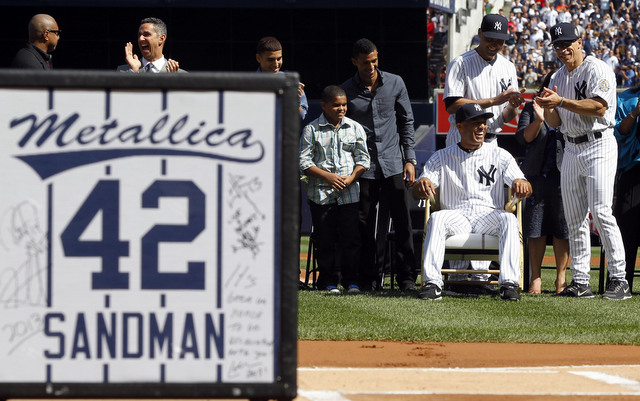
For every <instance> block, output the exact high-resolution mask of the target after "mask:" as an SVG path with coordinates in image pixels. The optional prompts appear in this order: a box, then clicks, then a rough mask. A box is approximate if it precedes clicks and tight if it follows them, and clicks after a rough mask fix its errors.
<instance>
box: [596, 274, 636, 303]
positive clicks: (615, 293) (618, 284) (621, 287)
mask: <svg viewBox="0 0 640 401" xmlns="http://www.w3.org/2000/svg"><path fill="white" fill-rule="evenodd" d="M602 298H604V299H612V300H614V301H621V300H623V299H629V298H631V289H630V288H629V283H627V282H626V281H622V280H616V279H612V280H611V281H609V284H607V289H606V290H605V292H604V294H602Z"/></svg>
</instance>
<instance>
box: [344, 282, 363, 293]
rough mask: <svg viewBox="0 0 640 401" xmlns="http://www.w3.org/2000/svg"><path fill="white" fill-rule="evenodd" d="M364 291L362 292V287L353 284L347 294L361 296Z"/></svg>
mask: <svg viewBox="0 0 640 401" xmlns="http://www.w3.org/2000/svg"><path fill="white" fill-rule="evenodd" d="M361 292H362V291H360V287H358V286H357V285H355V284H351V285H350V286H349V289H348V290H347V294H360V293H361Z"/></svg>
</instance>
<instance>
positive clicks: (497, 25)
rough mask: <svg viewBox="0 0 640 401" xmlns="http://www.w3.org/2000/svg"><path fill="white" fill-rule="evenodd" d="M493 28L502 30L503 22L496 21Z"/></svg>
mask: <svg viewBox="0 0 640 401" xmlns="http://www.w3.org/2000/svg"><path fill="white" fill-rule="evenodd" d="M493 29H495V30H496V31H501V30H502V22H500V21H496V23H495V24H494V25H493Z"/></svg>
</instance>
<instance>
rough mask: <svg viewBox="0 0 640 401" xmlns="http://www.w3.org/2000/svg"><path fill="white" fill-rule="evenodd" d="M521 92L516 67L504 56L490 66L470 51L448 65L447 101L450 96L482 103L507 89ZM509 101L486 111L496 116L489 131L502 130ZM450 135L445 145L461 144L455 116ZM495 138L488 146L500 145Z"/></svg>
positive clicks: (451, 118) (491, 121)
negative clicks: (481, 101)
mask: <svg viewBox="0 0 640 401" xmlns="http://www.w3.org/2000/svg"><path fill="white" fill-rule="evenodd" d="M509 88H511V89H514V90H516V91H517V90H518V75H517V74H516V67H515V66H514V65H513V63H512V62H510V61H509V60H507V59H506V58H505V57H504V56H502V55H501V54H497V55H496V58H495V60H494V61H493V62H492V63H489V62H488V61H487V60H485V59H483V58H482V57H481V56H480V55H479V54H478V52H477V51H475V49H474V50H469V51H468V52H466V53H463V54H461V55H460V56H458V57H456V58H455V59H453V61H452V62H451V63H450V64H449V68H448V70H447V76H446V78H445V84H444V99H446V98H448V97H463V98H466V99H472V100H479V99H488V98H492V97H495V96H498V95H499V94H501V93H502V92H504V91H506V90H507V89H509ZM505 107H507V102H505V103H503V104H500V105H496V106H491V107H488V108H486V109H485V110H486V111H487V112H490V113H493V115H494V117H491V118H489V119H487V127H488V128H487V132H488V133H494V134H497V133H499V132H501V131H502V126H503V125H504V123H505V121H504V118H502V110H503V109H504V108H505ZM449 124H451V127H450V128H449V133H448V134H447V140H446V144H447V146H451V145H453V144H456V143H458V142H460V132H458V128H456V121H455V116H454V115H453V114H451V115H450V116H449ZM497 144H498V142H497V140H496V137H494V138H487V139H486V140H485V145H491V146H497Z"/></svg>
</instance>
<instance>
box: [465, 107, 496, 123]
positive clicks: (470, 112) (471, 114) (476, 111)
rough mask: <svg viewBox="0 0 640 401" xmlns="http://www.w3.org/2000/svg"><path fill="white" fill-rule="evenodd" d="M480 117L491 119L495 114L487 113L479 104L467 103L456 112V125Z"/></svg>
mask: <svg viewBox="0 0 640 401" xmlns="http://www.w3.org/2000/svg"><path fill="white" fill-rule="evenodd" d="M480 116H483V117H485V118H491V117H493V113H490V112H488V111H485V110H484V109H483V108H482V107H480V105H479V104H478V103H465V104H463V105H462V106H460V107H459V108H458V110H457V111H456V123H463V122H465V121H467V120H473V119H474V118H476V117H480Z"/></svg>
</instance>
